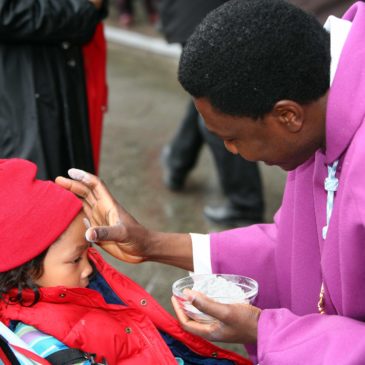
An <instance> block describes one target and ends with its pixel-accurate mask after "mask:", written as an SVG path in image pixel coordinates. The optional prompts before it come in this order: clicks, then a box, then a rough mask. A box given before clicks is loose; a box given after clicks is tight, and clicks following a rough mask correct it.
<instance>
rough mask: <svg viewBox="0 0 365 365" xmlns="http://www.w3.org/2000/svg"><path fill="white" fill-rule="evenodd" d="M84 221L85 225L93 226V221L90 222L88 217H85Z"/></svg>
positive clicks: (87, 226)
mask: <svg viewBox="0 0 365 365" xmlns="http://www.w3.org/2000/svg"><path fill="white" fill-rule="evenodd" d="M83 221H84V225H85V227H86V228H90V227H91V223H90V221H89V220H88V219H87V218H84V219H83Z"/></svg>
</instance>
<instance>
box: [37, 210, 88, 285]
mask: <svg viewBox="0 0 365 365" xmlns="http://www.w3.org/2000/svg"><path fill="white" fill-rule="evenodd" d="M83 217H84V215H83V214H82V213H80V214H79V215H78V216H77V217H76V218H75V219H74V221H73V222H72V223H71V224H70V226H69V227H68V228H67V230H66V231H65V232H64V233H63V234H62V235H61V237H60V238H59V239H58V240H57V241H56V242H55V243H54V244H53V245H52V246H50V248H49V249H48V252H47V254H46V257H45V259H44V262H43V268H44V272H43V275H42V276H41V277H40V278H39V279H38V280H36V283H37V284H38V285H39V286H41V287H53V286H67V287H71V288H74V287H86V286H87V285H88V284H89V276H90V275H91V273H92V267H91V265H90V263H89V260H88V257H87V250H88V248H89V245H90V244H89V243H88V242H87V241H86V240H85V237H84V235H85V226H84V224H83V220H82V219H83Z"/></svg>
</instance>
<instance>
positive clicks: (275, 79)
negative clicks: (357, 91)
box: [178, 0, 331, 119]
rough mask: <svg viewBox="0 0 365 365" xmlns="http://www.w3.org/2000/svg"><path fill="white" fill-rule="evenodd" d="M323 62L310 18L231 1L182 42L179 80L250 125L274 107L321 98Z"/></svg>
mask: <svg viewBox="0 0 365 365" xmlns="http://www.w3.org/2000/svg"><path fill="white" fill-rule="evenodd" d="M330 61H331V57H330V39H329V34H328V33H327V31H326V30H324V29H323V27H322V26H321V24H320V23H319V22H318V21H317V20H316V18H314V17H313V16H312V15H310V14H307V13H305V12H304V11H302V10H301V9H299V8H297V7H295V6H293V5H291V4H289V3H287V2H285V1H281V0H231V1H228V2H227V3H225V4H223V5H222V6H220V7H219V8H217V9H215V10H213V11H212V12H211V13H209V14H208V15H207V17H206V18H205V19H204V20H203V21H202V23H201V24H200V25H199V26H198V27H197V29H196V30H195V32H194V33H193V34H192V35H191V37H190V38H189V39H188V41H187V44H186V46H185V47H184V49H183V52H182V55H181V58H180V62H179V71H178V78H179V81H180V83H181V85H182V86H183V87H184V89H185V90H186V91H187V92H188V93H189V94H191V95H192V96H193V97H195V98H200V97H204V98H207V99H208V100H209V101H210V103H211V104H212V105H213V106H214V107H215V108H216V109H217V110H218V111H220V112H223V113H225V114H229V115H234V116H247V117H251V118H255V119H257V118H259V117H262V116H263V115H265V114H266V113H268V112H270V111H271V110H272V108H273V106H274V105H275V103H276V102H277V101H279V100H284V99H289V100H293V101H296V102H298V103H300V104H306V103H310V102H312V101H315V100H317V99H318V98H319V97H321V96H322V95H324V94H325V93H326V91H327V90H328V88H329V79H330V76H329V75H330Z"/></svg>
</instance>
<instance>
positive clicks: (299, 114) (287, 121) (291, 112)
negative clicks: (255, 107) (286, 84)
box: [273, 100, 304, 133]
mask: <svg viewBox="0 0 365 365" xmlns="http://www.w3.org/2000/svg"><path fill="white" fill-rule="evenodd" d="M273 114H274V115H275V117H276V120H277V121H278V122H279V123H280V125H281V126H282V127H283V128H286V129H287V130H288V132H291V133H298V132H300V130H301V129H302V127H303V123H304V109H303V107H302V106H301V105H300V104H298V103H296V102H295V101H293V100H280V101H278V102H277V103H276V104H275V105H274V108H273Z"/></svg>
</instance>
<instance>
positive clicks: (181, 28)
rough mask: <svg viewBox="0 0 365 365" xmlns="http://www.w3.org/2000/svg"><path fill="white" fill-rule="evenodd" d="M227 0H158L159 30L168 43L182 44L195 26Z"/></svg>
mask: <svg viewBox="0 0 365 365" xmlns="http://www.w3.org/2000/svg"><path fill="white" fill-rule="evenodd" d="M225 2H227V0H160V1H159V7H160V18H161V31H162V33H163V35H164V36H165V38H166V40H167V41H168V42H169V43H180V44H184V43H185V42H186V41H187V39H188V38H189V36H190V35H191V33H193V31H194V29H195V28H196V26H197V25H198V24H199V23H200V22H201V21H202V20H203V18H204V17H205V16H206V15H207V14H208V13H209V12H210V11H211V10H213V9H215V8H217V7H218V6H220V5H222V4H223V3H225Z"/></svg>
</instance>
